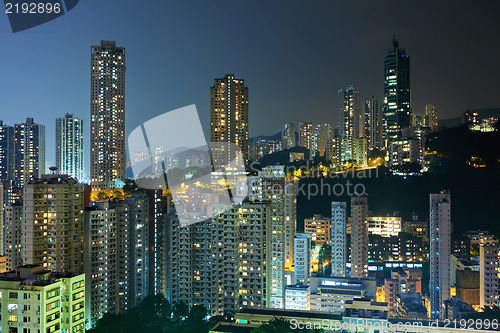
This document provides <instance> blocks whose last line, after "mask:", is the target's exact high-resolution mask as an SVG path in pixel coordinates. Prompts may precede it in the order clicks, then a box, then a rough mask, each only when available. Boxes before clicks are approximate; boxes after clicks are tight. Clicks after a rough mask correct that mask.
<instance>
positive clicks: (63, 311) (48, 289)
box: [0, 265, 86, 333]
mask: <svg viewBox="0 0 500 333" xmlns="http://www.w3.org/2000/svg"><path fill="white" fill-rule="evenodd" d="M0 305H1V307H0V308H1V310H0V315H1V320H0V324H1V331H2V332H74V333H78V332H85V320H86V317H85V275H84V274H69V273H66V274H60V273H55V272H52V271H50V270H46V269H44V268H43V267H42V266H37V265H25V266H20V267H18V268H17V270H15V271H12V272H7V273H4V274H0Z"/></svg>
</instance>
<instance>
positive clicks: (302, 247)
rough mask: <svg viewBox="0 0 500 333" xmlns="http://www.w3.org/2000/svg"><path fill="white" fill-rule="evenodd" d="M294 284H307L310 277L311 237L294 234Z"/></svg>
mask: <svg viewBox="0 0 500 333" xmlns="http://www.w3.org/2000/svg"><path fill="white" fill-rule="evenodd" d="M294 247H295V249H294V280H295V284H305V285H307V284H309V277H310V276H311V235H310V234H296V235H295V239H294Z"/></svg>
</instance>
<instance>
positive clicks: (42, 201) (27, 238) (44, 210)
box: [21, 174, 84, 273]
mask: <svg viewBox="0 0 500 333" xmlns="http://www.w3.org/2000/svg"><path fill="white" fill-rule="evenodd" d="M23 204H24V210H23V221H22V231H23V235H22V239H21V245H22V259H23V263H24V264H34V265H42V266H43V267H44V268H46V269H50V270H53V271H56V272H71V273H81V272H83V226H84V221H83V217H84V187H83V185H82V184H78V183H77V182H76V181H75V180H74V179H72V178H69V177H68V176H67V175H58V174H51V175H43V176H42V177H41V178H40V179H37V180H34V181H31V182H30V183H29V184H27V185H25V187H24V193H23Z"/></svg>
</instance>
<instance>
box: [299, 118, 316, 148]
mask: <svg viewBox="0 0 500 333" xmlns="http://www.w3.org/2000/svg"><path fill="white" fill-rule="evenodd" d="M312 130H313V124H312V123H307V122H304V121H301V122H300V124H299V146H301V147H305V148H307V149H311V134H312Z"/></svg>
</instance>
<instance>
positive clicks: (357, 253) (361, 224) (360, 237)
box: [351, 196, 368, 278]
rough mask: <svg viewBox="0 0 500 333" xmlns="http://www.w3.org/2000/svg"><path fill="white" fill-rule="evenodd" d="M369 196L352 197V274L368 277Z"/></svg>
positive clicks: (353, 275) (356, 276)
mask: <svg viewBox="0 0 500 333" xmlns="http://www.w3.org/2000/svg"><path fill="white" fill-rule="evenodd" d="M367 218H368V198H367V197H366V196H360V197H351V276H352V277H353V278H368V222H367Z"/></svg>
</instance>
